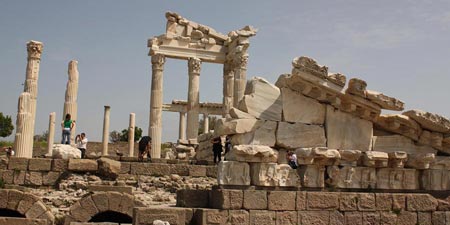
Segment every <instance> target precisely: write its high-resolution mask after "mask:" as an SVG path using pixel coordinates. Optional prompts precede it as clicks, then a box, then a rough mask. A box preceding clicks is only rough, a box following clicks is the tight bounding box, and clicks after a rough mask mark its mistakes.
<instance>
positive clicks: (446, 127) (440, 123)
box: [403, 109, 450, 133]
mask: <svg viewBox="0 0 450 225" xmlns="http://www.w3.org/2000/svg"><path fill="white" fill-rule="evenodd" d="M403 115H405V116H408V117H410V118H412V119H413V120H415V121H416V122H418V123H419V124H420V125H421V126H422V127H423V128H424V129H427V130H430V131H435V132H441V133H450V120H449V119H447V118H445V117H443V116H440V115H438V114H434V113H430V112H424V111H421V110H417V109H415V110H409V111H406V112H404V113H403Z"/></svg>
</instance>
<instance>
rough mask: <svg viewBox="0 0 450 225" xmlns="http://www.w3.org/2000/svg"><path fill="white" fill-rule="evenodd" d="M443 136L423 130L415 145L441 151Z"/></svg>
mask: <svg viewBox="0 0 450 225" xmlns="http://www.w3.org/2000/svg"><path fill="white" fill-rule="evenodd" d="M443 139H444V135H443V134H442V133H438V132H431V131H428V130H423V131H422V133H421V134H420V137H419V141H418V142H417V143H419V144H421V145H427V146H431V147H433V148H435V149H438V150H441V151H442V150H443Z"/></svg>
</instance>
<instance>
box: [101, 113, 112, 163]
mask: <svg viewBox="0 0 450 225" xmlns="http://www.w3.org/2000/svg"><path fill="white" fill-rule="evenodd" d="M110 112H111V107H110V106H107V105H105V112H104V115H103V137H102V156H106V155H108V142H109V141H108V140H109V115H110Z"/></svg>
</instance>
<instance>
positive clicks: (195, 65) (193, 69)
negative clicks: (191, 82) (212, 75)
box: [188, 58, 202, 74]
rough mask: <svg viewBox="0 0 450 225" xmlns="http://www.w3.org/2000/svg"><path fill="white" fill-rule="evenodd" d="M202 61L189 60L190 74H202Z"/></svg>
mask: <svg viewBox="0 0 450 225" xmlns="http://www.w3.org/2000/svg"><path fill="white" fill-rule="evenodd" d="M201 65H202V61H201V60H200V59H198V58H189V60H188V67H189V74H191V73H193V74H200V70H201Z"/></svg>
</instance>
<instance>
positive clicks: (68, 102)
mask: <svg viewBox="0 0 450 225" xmlns="http://www.w3.org/2000/svg"><path fill="white" fill-rule="evenodd" d="M68 74H69V80H68V81H67V86H66V96H65V101H64V110H63V120H64V119H65V118H66V114H70V116H71V119H72V120H73V121H76V120H77V111H78V103H77V96H78V76H79V75H78V62H77V61H75V60H72V61H70V62H69V68H68ZM74 124H75V125H74V127H73V129H72V131H71V133H70V143H72V145H74V144H75V135H76V127H77V124H76V123H74Z"/></svg>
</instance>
